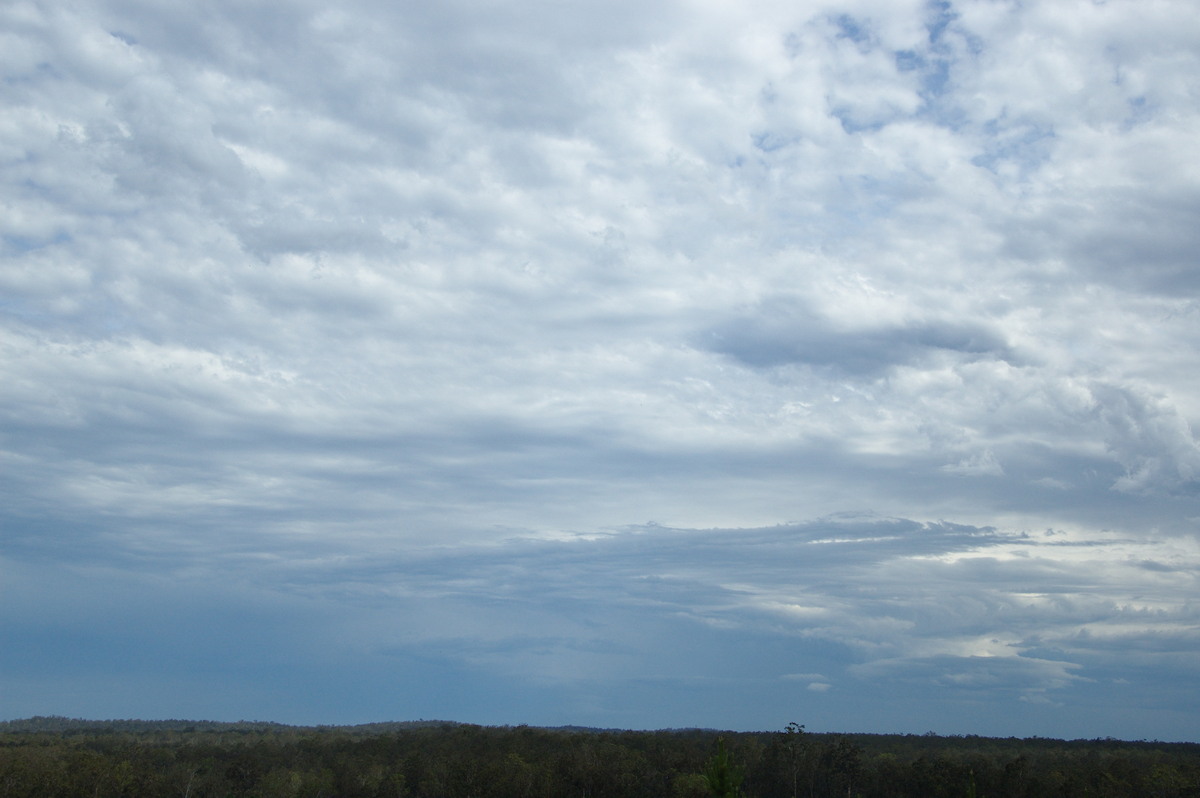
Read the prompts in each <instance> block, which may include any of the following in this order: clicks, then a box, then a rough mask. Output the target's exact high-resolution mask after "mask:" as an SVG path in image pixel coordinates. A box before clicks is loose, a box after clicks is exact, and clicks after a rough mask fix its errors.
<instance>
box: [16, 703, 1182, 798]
mask: <svg viewBox="0 0 1200 798" xmlns="http://www.w3.org/2000/svg"><path fill="white" fill-rule="evenodd" d="M738 794H740V795H742V796H745V797H746V798H843V796H852V797H853V796H863V798H874V797H875V796H879V797H880V798H942V797H943V796H944V797H945V798H963V797H964V796H975V797H976V798H1073V797H1074V796H1089V797H1091V796H1095V797H1096V798H1124V796H1138V798H1142V796H1148V797H1153V798H1200V745H1195V744H1186V743H1173V744H1172V743H1158V742H1135V743H1129V742H1120V741H1116V740H1076V741H1070V742H1065V741H1061V740H1046V739H1040V738H1034V739H1030V740H1017V739H1007V740H999V739H988V738H981V737H936V736H925V735H922V736H919V737H918V736H901V735H824V734H812V733H808V732H805V731H804V729H803V727H801V726H799V725H796V724H793V725H792V726H790V727H789V728H788V729H787V730H785V731H784V732H781V733H767V732H763V733H735V732H722V733H721V734H720V735H718V734H717V733H716V732H712V731H699V730H688V731H658V732H619V731H587V730H579V729H572V730H553V729H536V728H528V727H523V726H522V727H516V728H509V727H505V728H488V727H480V726H471V725H465V724H451V723H438V722H422V723H417V724H374V725H371V726H356V727H339V728H332V727H312V728H299V727H289V726H281V725H277V724H266V723H237V724H222V723H194V722H190V721H166V722H161V723H158V722H144V721H116V722H81V721H70V720H67V719H64V718H56V719H42V718H39V719H33V720H29V721H17V722H10V723H3V724H0V796H3V798H58V797H59V796H65V797H71V796H81V797H82V796H88V797H89V798H140V796H155V798H158V796H179V797H180V798H210V797H215V796H222V797H224V796H237V797H240V796H247V798H249V797H250V796H254V797H255V798H275V797H276V796H286V797H287V798H299V797H300V796H306V797H308V798H317V796H325V798H331V797H332V796H340V797H341V798H585V797H586V798H604V797H607V796H612V798H624V797H625V796H629V797H630V798H659V797H660V796H675V798H701V796H706V795H721V796H729V795H738Z"/></svg>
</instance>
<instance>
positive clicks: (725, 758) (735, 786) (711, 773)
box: [704, 737, 746, 798]
mask: <svg viewBox="0 0 1200 798" xmlns="http://www.w3.org/2000/svg"><path fill="white" fill-rule="evenodd" d="M745 777H746V774H745V771H744V770H743V769H742V768H740V767H738V766H737V765H735V764H734V763H733V760H732V759H730V757H729V752H728V751H727V750H725V738H724V737H718V738H717V752H716V753H715V754H713V756H712V758H711V759H709V760H708V762H706V763H705V764H704V783H705V784H706V785H707V786H708V791H709V793H711V794H712V795H713V796H714V798H738V796H740V795H741V794H742V791H741V788H742V780H743V779H744V778H745Z"/></svg>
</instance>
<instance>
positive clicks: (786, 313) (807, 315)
mask: <svg viewBox="0 0 1200 798" xmlns="http://www.w3.org/2000/svg"><path fill="white" fill-rule="evenodd" d="M698 345H700V346H703V347H704V348H706V349H708V350H710V351H713V352H717V353H719V354H723V355H727V356H729V357H732V358H734V359H735V360H738V361H739V362H741V363H744V364H746V365H748V366H752V367H757V368H765V367H773V366H782V365H789V364H804V365H809V366H815V367H819V368H833V369H834V370H836V371H840V372H845V373H848V374H851V375H855V376H863V377H872V376H876V375H878V374H880V373H881V372H885V371H886V370H888V369H889V368H892V367H894V366H899V365H909V364H912V363H916V362H919V361H921V360H922V359H923V358H924V357H927V356H928V355H929V354H931V353H935V352H939V351H940V352H947V353H955V354H960V355H964V356H966V357H967V358H970V359H975V358H995V359H1000V360H1010V359H1011V358H1012V357H1013V355H1012V354H1011V353H1010V351H1009V348H1008V346H1007V345H1006V343H1005V341H1004V339H1003V337H1002V336H1001V335H999V334H998V333H997V332H996V331H994V330H992V329H989V328H988V327H986V326H984V325H978V324H970V323H963V322H957V321H952V322H917V323H912V324H905V325H899V326H884V327H880V326H877V325H874V324H871V323H870V322H869V321H867V320H864V323H863V326H862V327H861V328H860V329H856V330H842V329H837V327H835V326H834V325H833V324H831V323H830V322H829V321H828V320H827V319H824V318H822V317H821V315H820V313H819V312H818V311H815V310H814V309H812V308H810V307H807V306H806V305H805V304H792V303H787V302H785V301H782V300H780V301H770V302H765V303H763V304H761V305H760V306H758V307H755V308H754V309H753V310H752V311H750V312H747V313H745V314H744V315H741V316H737V317H734V318H732V319H729V320H727V321H725V322H723V323H721V324H720V325H717V326H715V327H712V328H709V329H708V330H706V331H705V332H704V333H702V335H701V336H700V337H699V341H698Z"/></svg>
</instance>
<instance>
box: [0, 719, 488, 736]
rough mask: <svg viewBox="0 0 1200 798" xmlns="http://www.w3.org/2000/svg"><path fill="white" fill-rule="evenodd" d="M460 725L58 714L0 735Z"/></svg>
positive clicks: (12, 723)
mask: <svg viewBox="0 0 1200 798" xmlns="http://www.w3.org/2000/svg"><path fill="white" fill-rule="evenodd" d="M461 725H464V724H461V723H459V722H458V721H453V720H406V721H389V722H385V723H363V724H358V725H347V726H332V725H328V724H321V725H312V726H305V725H292V724H287V723H276V722H274V721H265V720H239V721H219V720H182V719H169V720H137V719H133V718H124V719H112V720H89V719H87V718H68V717H64V716H62V715H35V716H34V717H31V718H20V719H17V720H5V721H0V732H10V733H29V732H46V733H53V734H60V733H64V732H100V731H109V732H112V731H120V732H134V733H141V732H164V731H169V732H268V731H286V730H292V731H320V730H322V729H328V730H337V731H350V732H361V733H363V734H386V733H387V732H391V731H402V730H405V729H423V728H441V727H444V726H461Z"/></svg>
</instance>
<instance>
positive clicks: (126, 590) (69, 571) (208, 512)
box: [0, 0, 1200, 739]
mask: <svg viewBox="0 0 1200 798" xmlns="http://www.w3.org/2000/svg"><path fill="white" fill-rule="evenodd" d="M1190 16H1191V13H1190V8H1189V7H1188V4H1187V3H1184V2H1168V1H1167V0H1163V2H1156V3H1149V4H1147V3H1139V4H1133V3H1124V2H1117V1H1116V0H1112V1H1110V2H1107V3H1093V2H1069V3H1057V4H1041V5H1040V6H1035V7H1030V6H1028V5H1023V4H1018V3H1009V2H933V3H926V2H903V3H896V2H889V3H878V2H871V1H870V0H859V1H858V2H850V3H837V4H833V3H828V4H804V5H803V6H802V7H795V6H794V4H776V3H767V2H764V3H754V4H750V5H748V6H739V7H736V8H735V7H732V6H729V5H728V4H715V3H705V2H680V3H663V4H656V5H655V6H654V8H647V7H644V4H643V5H636V6H635V5H628V7H625V6H622V4H619V3H618V4H616V5H614V4H613V3H604V4H598V3H597V4H589V3H584V4H574V5H572V6H571V7H570V8H569V9H568V8H566V7H562V6H560V5H555V4H549V3H538V2H528V3H517V4H505V5H495V4H492V5H488V4H482V5H481V4H478V3H469V4H468V3H441V4H438V6H437V7H436V8H423V7H418V6H413V5H408V4H400V5H396V4H389V3H376V2H371V1H370V0H362V1H361V2H350V3H346V4H342V5H341V6H339V7H338V8H337V9H330V8H327V7H324V6H321V5H319V4H314V3H308V2H300V1H299V0H297V1H296V2H288V3H286V4H283V5H282V6H281V5H279V4H273V5H271V6H267V5H263V4H255V3H225V2H213V3H210V4H205V5H204V6H195V7H190V8H170V7H166V6H161V5H156V4H149V3H142V2H118V1H116V0H113V1H112V2H104V1H103V0H89V2H83V3H78V4H74V5H71V6H64V7H59V6H55V5H53V4H48V3H41V2H18V3H15V4H10V5H8V6H6V7H5V8H4V9H2V10H0V70H2V74H3V82H2V83H0V96H2V98H3V104H2V107H3V109H4V110H3V111H0V131H3V132H2V134H0V170H2V175H3V179H2V180H0V475H2V478H0V507H3V508H4V509H3V510H0V524H2V526H3V543H2V545H3V551H2V553H0V556H3V558H4V567H5V570H6V572H7V573H9V574H11V577H12V578H11V580H9V579H6V582H9V583H10V585H11V586H8V587H6V590H5V593H6V600H5V602H4V604H5V609H4V610H3V611H0V617H2V620H3V623H4V624H5V625H6V628H7V629H9V630H10V632H9V633H8V638H9V639H10V640H13V641H14V642H15V645H11V646H7V647H6V648H7V649H8V650H9V652H10V653H9V656H7V657H6V658H5V670H4V672H3V678H4V679H5V681H6V682H8V684H7V685H6V686H5V689H4V696H5V697H4V699H3V701H4V706H2V707H0V710H3V712H4V713H6V714H7V715H9V716H17V715H22V714H34V713H42V714H45V713H49V712H57V713H62V714H72V715H77V714H91V715H96V714H115V715H134V714H138V715H145V716H151V715H155V716H162V715H193V716H204V717H214V716H221V717H233V716H238V717H242V716H249V715H258V716H262V717H268V716H269V717H271V718H273V719H281V720H303V721H306V722H313V721H326V722H341V721H350V720H378V719H383V718H382V717H380V716H379V713H380V712H383V713H384V714H386V715H387V716H388V717H395V718H402V717H416V716H420V715H424V716H427V717H428V716H449V715H454V716H456V717H458V718H461V719H464V720H484V721H488V722H522V721H527V722H563V723H597V724H601V725H633V726H667V725H692V724H706V725H719V726H736V727H746V728H772V727H782V726H783V725H785V724H786V723H787V722H788V721H790V720H797V721H799V722H807V721H808V720H809V719H815V718H819V719H820V720H819V721H814V722H810V723H809V727H810V728H814V727H821V726H825V727H828V728H842V729H847V730H857V729H863V730H900V731H924V730H925V729H926V728H928V727H938V728H939V730H947V731H964V732H980V733H983V732H988V731H996V732H998V733H1001V732H1002V733H1012V734H1032V733H1040V734H1056V735H1058V734H1070V735H1076V734H1077V735H1081V736H1092V735H1093V734H1094V735H1095V736H1103V735H1106V734H1112V735H1118V736H1122V735H1123V736H1149V737H1164V738H1167V737H1171V738H1188V739H1196V738H1197V734H1200V731H1198V730H1197V728H1196V727H1195V722H1194V720H1191V719H1190V718H1192V717H1195V713H1194V711H1191V710H1194V709H1195V703H1196V701H1197V693H1196V691H1195V689H1194V686H1192V685H1191V684H1190V681H1191V680H1190V679H1189V678H1188V676H1187V668H1186V667H1185V664H1186V661H1187V660H1188V659H1189V658H1191V659H1193V660H1194V657H1195V655H1196V653H1197V649H1198V648H1200V640H1198V638H1197V635H1196V631H1195V630H1196V628H1197V618H1196V611H1195V607H1194V602H1193V601H1192V599H1191V598H1189V596H1190V595H1194V594H1195V587H1196V583H1195V573H1196V566H1197V551H1196V548H1195V540H1196V537H1195V535H1196V518H1198V517H1200V501H1198V499H1197V488H1198V486H1200V449H1198V448H1197V444H1196V440H1195V438H1194V436H1193V433H1192V429H1193V427H1194V425H1195V423H1196V422H1197V420H1198V419H1200V404H1198V403H1197V399H1196V397H1197V396H1200V384H1198V383H1200V378H1198V377H1197V375H1198V374H1200V368H1197V366H1198V365H1200V364H1198V362H1197V351H1198V350H1197V341H1198V337H1200V323H1198V313H1200V304H1198V303H1197V297H1198V291H1200V282H1198V281H1197V274H1200V272H1198V271H1197V268H1196V263H1195V255H1194V253H1195V252H1196V251H1197V250H1198V249H1200V240H1198V238H1197V232H1196V231H1197V230H1198V229H1200V226H1197V225H1196V224H1195V219H1196V218H1197V213H1198V212H1200V171H1198V170H1200V167H1198V166H1197V164H1200V157H1198V156H1200V153H1198V152H1197V150H1198V149H1200V144H1197V138H1196V135H1195V132H1196V129H1197V125H1198V123H1200V102H1198V101H1197V100H1198V97H1200V83H1198V82H1197V80H1196V78H1195V77H1194V76H1195V75H1197V74H1200V28H1197V26H1195V25H1189V24H1187V23H1186V20H1188V19H1190ZM847 513H848V515H847ZM908 519H912V520H908ZM151 597H154V598H153V600H152V599H151ZM148 602H149V604H148ZM188 630H191V631H188ZM130 649H133V650H137V651H139V652H142V653H143V656H141V657H137V658H129V657H128V656H127V655H126V653H125V652H127V651H128V650H130ZM26 654H28V656H26ZM23 662H30V663H32V662H37V663H39V664H38V665H37V666H36V667H34V666H33V665H29V666H26V665H23V664H22V663H23ZM413 680H425V683H426V684H428V685H432V686H431V687H430V688H429V692H428V693H424V692H421V691H418V690H415V689H414V688H413V687H412V686H411V685H412V683H413ZM714 683H716V684H721V685H722V686H723V691H722V695H726V696H728V698H723V699H720V700H719V701H717V704H716V705H714V706H710V707H701V706H697V699H698V697H699V696H701V695H711V692H712V691H711V690H710V689H709V687H710V686H711V685H712V684H714ZM214 685H222V686H223V687H222V688H221V689H211V688H213V686H214ZM278 685H290V686H292V687H294V688H295V689H294V690H292V691H290V695H289V690H287V689H282V688H279V687H277V686H278ZM724 688H727V690H726V689H724ZM98 693H103V694H104V695H108V696H113V698H111V699H101V698H97V697H95V696H96V695H97V694H98ZM384 693H386V694H387V695H388V698H386V699H383V698H380V696H381V695H382V694H384ZM297 694H303V695H304V696H307V697H296V695H297ZM313 695H319V696H320V697H316V698H314V697H312V696H313ZM427 695H428V696H432V697H428V698H427V697H424V696H427ZM203 696H212V697H211V698H204V697H203ZM1064 706H1065V707H1069V708H1070V710H1071V711H1070V713H1064V711H1063V707H1064ZM781 707H783V708H784V709H783V710H781V709H780V708H781ZM881 707H882V708H883V709H881ZM780 711H783V712H784V714H783V715H780V716H778V717H777V715H779V712H780ZM1189 712H1190V714H1189ZM1067 716H1070V717H1071V718H1073V719H1072V720H1070V721H1066V720H1064V719H1063V718H1064V717H1067ZM981 718H988V719H989V720H987V721H984V720H981ZM814 724H815V725H814ZM987 724H991V728H984V726H985V725H987Z"/></svg>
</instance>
